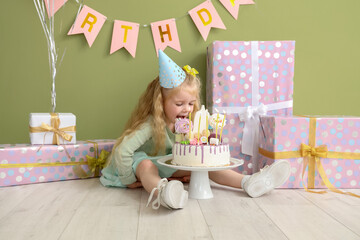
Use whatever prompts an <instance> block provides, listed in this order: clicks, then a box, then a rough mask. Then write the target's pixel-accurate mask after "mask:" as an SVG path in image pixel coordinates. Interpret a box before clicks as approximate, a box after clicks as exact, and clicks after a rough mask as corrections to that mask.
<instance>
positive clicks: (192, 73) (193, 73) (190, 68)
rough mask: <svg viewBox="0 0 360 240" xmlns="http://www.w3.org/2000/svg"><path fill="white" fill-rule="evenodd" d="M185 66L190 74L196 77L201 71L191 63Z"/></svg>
mask: <svg viewBox="0 0 360 240" xmlns="http://www.w3.org/2000/svg"><path fill="white" fill-rule="evenodd" d="M183 68H184V70H185V71H186V72H187V73H188V74H191V75H193V76H194V77H196V74H199V72H198V71H197V70H196V69H195V68H192V67H190V66H189V65H186V66H184V67H183Z"/></svg>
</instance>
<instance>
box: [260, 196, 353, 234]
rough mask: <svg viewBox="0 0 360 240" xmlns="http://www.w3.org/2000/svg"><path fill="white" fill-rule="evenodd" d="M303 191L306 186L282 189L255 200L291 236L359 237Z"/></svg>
mask: <svg viewBox="0 0 360 240" xmlns="http://www.w3.org/2000/svg"><path fill="white" fill-rule="evenodd" d="M300 191H303V190H292V189H283V190H279V189H278V190H276V191H273V192H272V194H267V195H266V196H263V197H260V198H256V199H254V200H255V201H256V203H257V204H258V205H259V207H260V208H262V209H263V211H264V212H265V213H266V214H267V215H268V216H269V217H270V218H271V219H272V220H273V222H274V223H275V224H276V225H277V226H278V227H279V228H280V229H281V230H282V231H283V232H284V233H285V234H286V236H287V237H288V238H289V239H294V240H297V239H299V240H302V239H326V240H329V239H347V240H348V239H359V236H358V235H356V234H355V233H354V232H353V231H351V230H350V229H349V228H347V227H345V226H344V225H343V224H341V223H340V222H338V221H337V220H335V219H334V218H332V217H330V216H329V214H328V213H326V212H325V211H323V210H322V209H321V208H319V207H317V206H316V205H314V204H313V203H312V202H311V201H309V200H307V199H306V198H305V197H303V196H302V195H301V194H300V193H299V192H300ZM312 194H314V193H312ZM314 195H317V196H314V197H316V198H320V197H321V196H319V195H318V194H314Z"/></svg>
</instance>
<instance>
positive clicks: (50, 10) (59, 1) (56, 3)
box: [44, 0, 68, 17]
mask: <svg viewBox="0 0 360 240" xmlns="http://www.w3.org/2000/svg"><path fill="white" fill-rule="evenodd" d="M67 1H68V0H44V2H45V7H46V11H47V14H48V16H49V17H52V16H53V15H54V14H55V13H56V12H57V11H58V10H59V9H60V8H61V7H62V6H63V5H64V4H65V3H66V2H67Z"/></svg>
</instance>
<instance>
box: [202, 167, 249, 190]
mask: <svg viewBox="0 0 360 240" xmlns="http://www.w3.org/2000/svg"><path fill="white" fill-rule="evenodd" d="M209 178H210V179H211V180H212V181H214V182H216V183H218V184H221V185H225V186H229V187H234V188H241V181H242V180H243V178H244V175H242V174H240V173H238V172H235V171H234V170H230V169H229V170H222V171H210V172H209Z"/></svg>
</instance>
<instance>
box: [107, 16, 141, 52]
mask: <svg viewBox="0 0 360 240" xmlns="http://www.w3.org/2000/svg"><path fill="white" fill-rule="evenodd" d="M138 35H139V24H138V23H132V22H125V21H119V20H115V21H114V29H113V35H112V40H111V48H110V54H113V53H114V52H116V51H117V50H119V49H120V48H122V47H124V48H125V49H126V50H127V51H128V52H129V53H130V54H131V56H133V58H135V54H136V46H137V41H138Z"/></svg>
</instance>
